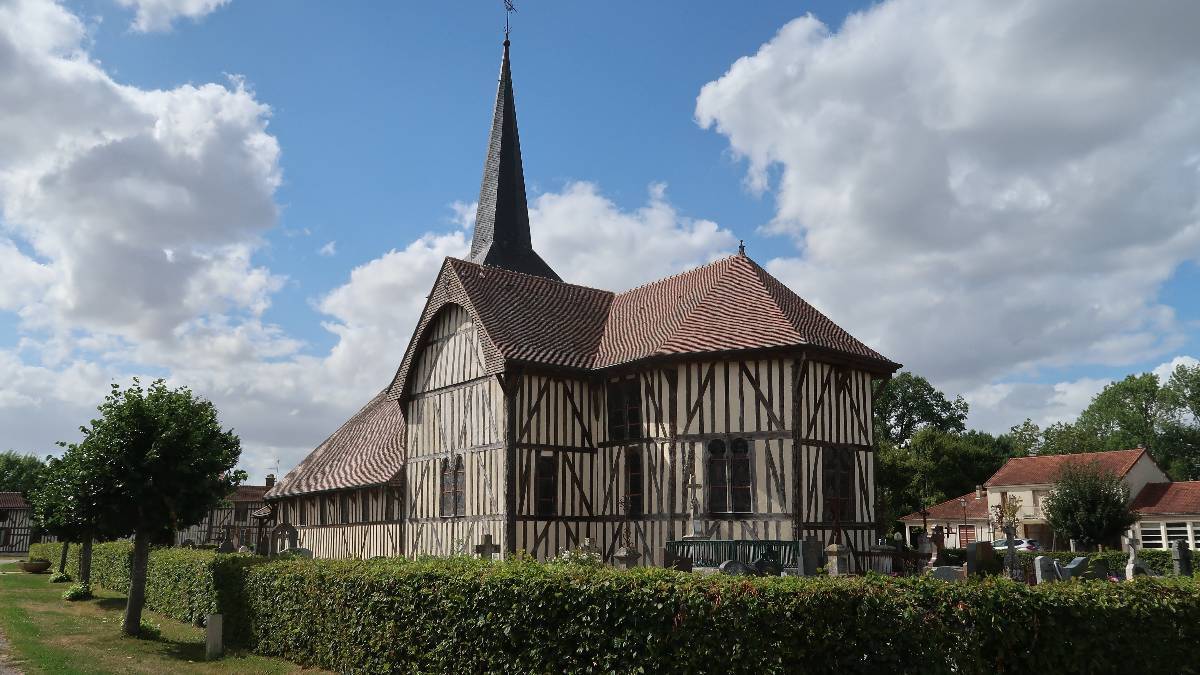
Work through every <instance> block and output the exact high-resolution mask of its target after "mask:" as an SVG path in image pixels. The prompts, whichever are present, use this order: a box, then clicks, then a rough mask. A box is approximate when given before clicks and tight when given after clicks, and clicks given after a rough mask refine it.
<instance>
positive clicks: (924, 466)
mask: <svg viewBox="0 0 1200 675" xmlns="http://www.w3.org/2000/svg"><path fill="white" fill-rule="evenodd" d="M1014 449H1015V445H1014V443H1013V441H1012V439H1011V438H1010V437H1008V436H1006V435H1005V436H992V435H991V434H987V433H984V432H981V431H968V432H966V433H951V432H945V431H941V430H938V429H935V428H933V427H926V428H924V429H922V430H920V431H918V432H917V433H916V435H915V436H913V438H912V441H911V442H910V443H909V444H908V446H906V447H901V446H898V445H895V444H893V443H891V442H888V441H883V442H881V443H880V444H879V449H878V451H877V452H878V454H877V455H876V456H877V458H878V466H877V470H876V473H875V476H876V478H875V481H876V485H877V487H878V490H879V503H878V506H877V517H878V518H879V519H880V521H879V522H880V524H881V525H886V524H891V523H894V522H895V521H896V519H898V518H900V517H901V516H903V515H905V514H907V513H912V512H914V511H918V510H920V508H921V507H922V506H929V505H932V504H936V503H938V502H943V501H946V500H947V499H953V498H954V497H957V496H959V495H962V494H966V493H968V492H971V491H972V490H974V489H975V486H976V485H980V484H982V483H984V482H986V481H987V479H988V478H990V477H991V476H992V474H994V473H995V472H996V471H997V470H998V469H999V468H1000V467H1001V466H1002V465H1003V464H1004V462H1005V461H1006V460H1007V459H1008V458H1009V457H1010V456H1012V453H1013V452H1014ZM883 529H887V528H883Z"/></svg>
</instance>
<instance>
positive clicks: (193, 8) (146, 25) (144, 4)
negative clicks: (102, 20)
mask: <svg viewBox="0 0 1200 675" xmlns="http://www.w3.org/2000/svg"><path fill="white" fill-rule="evenodd" d="M117 4H119V5H121V6H122V7H126V8H129V9H133V10H136V14H135V15H134V17H133V29H134V30H136V31H139V32H142V33H149V32H156V31H168V30H171V28H172V26H173V25H174V23H175V20H176V19H181V18H183V19H191V20H192V21H197V20H199V19H202V18H204V17H205V16H208V15H209V14H211V13H213V12H215V11H216V10H218V9H220V8H221V7H223V6H224V5H228V4H229V0H117Z"/></svg>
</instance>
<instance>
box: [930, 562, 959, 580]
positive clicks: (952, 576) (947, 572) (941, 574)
mask: <svg viewBox="0 0 1200 675" xmlns="http://www.w3.org/2000/svg"><path fill="white" fill-rule="evenodd" d="M925 574H927V575H928V576H931V577H933V578H934V579H941V580H942V581H962V580H964V579H966V578H967V568H965V567H960V566H958V565H937V566H934V567H930V568H929V569H928V570H926V572H925Z"/></svg>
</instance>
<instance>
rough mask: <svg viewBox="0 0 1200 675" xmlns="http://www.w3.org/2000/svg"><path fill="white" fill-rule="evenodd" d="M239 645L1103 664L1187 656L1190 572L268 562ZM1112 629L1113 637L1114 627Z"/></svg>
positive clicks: (697, 663)
mask: <svg viewBox="0 0 1200 675" xmlns="http://www.w3.org/2000/svg"><path fill="white" fill-rule="evenodd" d="M246 583H247V585H248V589H247V590H248V593H247V598H248V599H249V607H248V610H249V612H250V614H251V615H252V617H253V627H254V635H253V638H254V642H255V645H256V647H255V649H256V651H258V652H260V653H264V654H270V655H277V656H282V657H285V658H287V659H290V660H292V661H295V662H298V663H302V664H306V665H311V666H320V667H324V668H328V669H331V670H336V671H340V672H349V671H354V672H512V673H526V672H537V673H549V672H562V673H574V672H622V673H627V672H648V673H656V672H681V673H682V672H688V673H693V672H744V673H759V672H872V673H875V672H880V668H885V669H887V672H897V673H904V672H912V673H918V672H919V673H992V672H1025V671H1029V670H1031V669H1043V670H1045V669H1050V672H1111V671H1113V670H1117V669H1119V668H1120V667H1121V664H1129V663H1137V664H1138V667H1139V669H1152V668H1156V667H1157V668H1172V667H1175V668H1178V667H1179V665H1180V664H1185V663H1192V662H1193V657H1194V651H1195V645H1196V644H1197V641H1200V590H1198V587H1197V584H1196V583H1195V582H1194V581H1192V580H1191V579H1186V580H1185V579H1168V580H1138V581H1135V582H1131V583H1122V584H1116V583H1111V582H1105V581H1095V582H1070V583H1060V584H1047V585H1043V586H1037V587H1029V586H1026V585H1024V584H1019V583H1015V582H1012V581H1009V580H1007V579H1003V578H990V579H985V580H982V581H971V582H963V583H945V582H941V581H938V580H935V579H928V578H915V579H889V578H883V577H867V578H828V577H826V578H807V579H797V578H774V579H747V578H732V577H724V576H703V575H699V574H685V573H677V572H671V571H667V570H661V569H638V570H634V571H631V572H620V571H615V570H612V569H609V568H603V567H601V568H587V567H571V566H564V565H543V564H538V563H534V562H527V561H514V562H505V563H483V562H479V561H473V560H465V559H457V560H441V561H325V560H316V561H280V562H274V563H271V564H268V565H263V566H258V567H254V568H251V569H249V570H248V571H247V574H246ZM1116 636H1119V639H1115V637H1116Z"/></svg>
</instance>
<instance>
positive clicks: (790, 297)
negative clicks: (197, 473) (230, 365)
mask: <svg viewBox="0 0 1200 675" xmlns="http://www.w3.org/2000/svg"><path fill="white" fill-rule="evenodd" d="M553 226H554V225H553V223H547V224H546V225H544V227H553ZM561 271H563V272H569V271H568V270H561ZM568 276H569V274H568ZM898 367H899V366H898V365H897V364H896V363H893V362H892V361H890V360H888V359H887V358H885V357H884V356H882V355H880V354H879V353H878V352H876V351H875V350H873V349H871V348H870V347H868V346H867V345H865V344H863V343H862V342H860V341H859V340H857V339H855V338H854V337H853V336H852V335H850V334H849V333H847V332H846V331H845V330H843V329H841V328H840V327H838V326H837V325H836V324H835V323H834V322H833V321H831V320H830V319H829V318H827V317H826V316H825V315H824V314H822V313H821V312H819V311H817V310H816V309H815V308H814V307H813V306H811V305H809V304H808V303H807V302H805V301H804V300H803V299H802V298H800V297H799V296H798V295H796V294H795V293H793V292H792V291H791V290H790V289H789V288H787V287H786V286H785V285H784V284H783V283H781V282H780V281H778V280H777V279H775V278H774V277H772V276H771V275H770V274H768V273H767V272H766V270H764V269H763V268H762V267H760V266H759V265H758V264H757V263H755V262H754V261H753V260H751V259H750V258H749V257H748V256H746V255H745V253H744V250H739V252H738V253H736V254H734V255H730V256H729V257H726V258H722V259H720V260H717V261H715V262H712V263H710V264H708V265H705V266H703V267H698V268H696V269H692V270H689V271H686V272H683V273H681V274H677V275H675V276H671V277H667V278H665V279H661V280H659V281H655V282H653V283H649V284H646V285H643V286H639V287H637V288H634V289H632V290H629V291H625V292H622V293H613V292H610V291H607V290H601V289H596V288H589V287H586V286H579V285H575V284H572V283H569V281H564V280H563V279H562V278H561V277H560V275H559V274H558V273H556V272H555V270H553V269H551V267H550V266H549V265H548V264H547V263H546V261H545V260H543V259H542V258H541V257H540V256H539V255H538V254H537V252H536V251H534V249H533V247H532V244H531V240H530V228H529V214H528V209H527V206H526V196H525V182H524V176H523V172H522V162H521V145H520V141H519V140H518V136H517V118H516V110H515V105H514V98H513V84H512V74H511V70H510V64H509V42H508V40H505V42H504V55H503V60H502V63H501V67H500V81H499V88H498V92H497V95H496V105H495V115H494V118H493V122H492V129H491V136H490V139H489V143H488V148H487V159H486V162H485V164H484V172H483V184H482V187H481V189H480V196H479V209H478V214H477V216H476V223H475V230H474V240H473V242H472V245H471V252H470V256H469V258H468V259H466V260H459V259H455V258H447V259H446V260H445V262H444V263H443V265H442V267H441V270H440V272H439V273H438V276H437V279H436V280H435V281H434V283H433V287H432V289H431V290H430V292H429V296H428V300H427V302H426V305H425V308H424V311H423V312H422V314H421V317H420V321H419V322H418V324H417V327H416V330H415V332H414V333H413V336H412V339H411V341H410V342H409V344H408V347H407V349H406V351H405V352H404V357H403V360H402V362H401V363H400V366H399V369H398V370H397V372H396V373H395V376H394V378H393V379H392V381H391V382H390V383H389V384H388V385H387V386H386V387H385V388H384V389H383V390H382V391H380V392H379V394H378V395H376V396H375V397H374V398H372V399H371V400H370V401H368V402H367V404H366V405H365V406H364V407H363V408H362V409H361V410H360V411H359V412H358V413H357V414H355V415H354V416H353V417H351V418H350V420H349V421H347V422H346V423H345V424H343V425H342V426H341V428H339V429H337V430H336V431H335V432H334V433H333V434H332V435H331V436H330V437H329V438H327V439H326V440H325V441H324V442H323V443H321V444H320V445H319V446H318V447H317V448H316V449H315V450H313V452H312V453H311V454H309V456H308V457H307V458H306V459H305V460H304V461H303V462H301V463H300V465H299V466H297V467H296V468H295V469H293V470H292V471H291V472H289V473H288V474H287V475H286V476H284V477H283V479H282V480H280V481H279V482H278V483H277V484H276V485H275V486H274V487H273V488H272V489H271V490H270V492H269V493H268V494H267V495H266V499H267V500H268V501H269V502H270V503H271V504H272V506H273V508H274V509H275V511H276V513H275V514H274V515H275V518H276V519H277V521H278V522H280V523H285V524H290V525H291V526H292V527H294V528H295V533H294V534H293V536H294V538H295V539H297V540H298V541H297V543H298V544H299V545H301V546H304V547H306V548H309V549H311V550H312V551H313V552H314V554H315V555H316V556H318V557H374V556H401V555H403V556H416V555H424V554H435V555H447V554H454V553H462V552H471V551H472V550H474V547H475V546H476V545H478V544H480V542H482V541H488V540H490V541H494V542H496V543H497V544H498V545H499V551H500V552H501V553H502V554H505V555H508V554H512V553H515V552H517V551H526V552H528V553H531V554H533V555H535V556H537V557H539V558H547V557H552V556H554V555H555V554H557V553H558V552H559V551H561V550H563V549H566V548H570V547H575V546H578V545H580V544H581V543H582V542H583V541H584V540H585V539H590V540H591V541H592V542H593V544H594V545H595V546H596V547H598V548H599V549H600V550H601V551H602V552H603V553H604V555H605V556H606V557H611V556H612V554H613V552H614V551H615V550H616V549H617V547H619V546H621V545H622V543H621V540H622V532H623V531H627V532H628V539H629V540H631V545H632V546H633V547H634V548H635V549H636V550H637V551H638V552H640V553H641V555H642V558H641V559H642V560H643V561H647V562H648V561H661V560H662V555H663V554H662V550H663V547H664V545H665V544H666V542H668V541H671V540H675V539H679V538H681V537H683V536H685V535H688V534H691V533H693V532H694V531H695V532H699V533H701V534H702V536H703V535H707V536H711V537H712V538H714V539H751V540H753V539H776V540H777V539H784V540H791V539H795V538H802V537H816V538H818V539H819V540H822V541H826V542H832V541H835V540H836V541H839V542H841V543H844V544H849V545H850V546H851V547H852V549H855V548H860V547H863V546H867V545H869V544H870V543H871V542H872V538H873V532H874V527H875V525H874V520H875V485H874V472H875V455H874V450H873V438H872V435H871V434H872V425H871V405H872V401H871V394H872V381H873V380H875V379H879V378H887V377H889V376H890V375H891V374H892V373H893V372H894V371H895V370H896V369H897V368H898ZM488 537H490V539H488Z"/></svg>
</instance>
